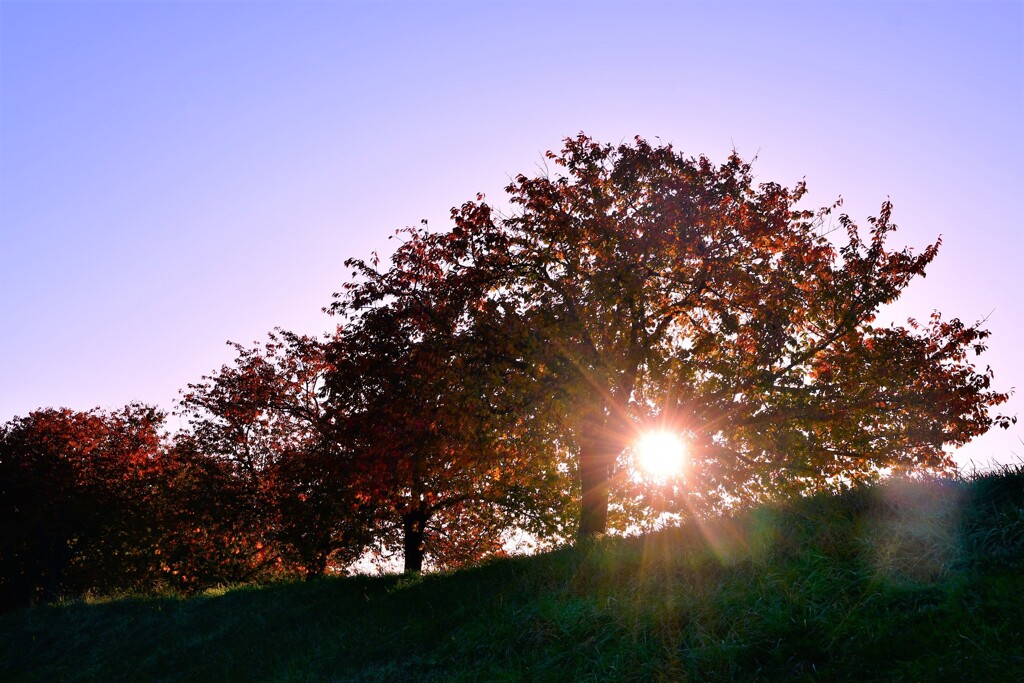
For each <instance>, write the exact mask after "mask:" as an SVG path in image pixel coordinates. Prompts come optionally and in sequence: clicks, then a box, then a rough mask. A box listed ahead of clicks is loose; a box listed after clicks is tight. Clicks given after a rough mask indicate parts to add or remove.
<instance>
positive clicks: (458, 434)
mask: <svg viewBox="0 0 1024 683" xmlns="http://www.w3.org/2000/svg"><path fill="white" fill-rule="evenodd" d="M397 234H398V236H399V237H400V238H402V239H404V241H403V243H402V244H401V246H400V247H399V248H398V249H397V250H396V251H395V253H394V255H393V256H392V259H391V267H390V268H389V269H387V270H385V271H381V270H379V269H378V266H379V261H378V260H377V259H376V257H375V258H374V259H373V260H372V261H371V262H370V263H367V262H364V261H362V260H358V259H352V260H350V261H347V262H346V265H348V266H349V267H352V268H353V269H354V270H355V274H356V275H357V276H358V277H359V278H360V279H359V280H357V281H354V282H351V283H348V284H347V285H346V291H345V294H344V296H340V295H338V300H337V301H336V302H335V304H334V305H333V306H332V307H331V309H330V310H331V311H332V312H333V313H336V314H339V315H343V316H344V317H345V319H346V325H345V326H344V327H343V330H344V332H343V334H341V335H340V336H339V338H338V339H337V340H336V342H335V350H336V351H335V361H334V362H333V363H332V365H333V367H334V373H333V374H332V375H331V376H330V378H329V379H328V386H329V389H330V393H331V402H332V406H333V409H334V414H335V415H336V416H337V418H336V419H337V424H338V425H339V426H341V425H343V429H344V431H345V433H346V438H349V439H350V444H351V448H352V450H353V452H354V453H355V454H356V458H357V462H358V463H359V465H358V471H359V475H358V476H359V481H360V484H359V485H358V489H359V491H360V492H361V495H363V496H365V497H366V498H365V499H366V500H367V501H368V502H369V504H370V505H371V507H373V508H374V509H375V510H376V514H375V517H376V520H377V521H376V538H377V542H378V544H379V546H380V547H381V548H382V549H383V550H385V551H400V552H401V553H402V555H403V558H404V563H405V569H406V571H420V570H421V569H422V567H423V565H424V561H425V560H426V559H428V558H429V560H430V562H431V563H432V564H434V565H435V566H438V567H445V566H457V565H459V564H465V563H467V562H473V561H477V560H479V559H481V558H482V557H485V556H487V555H493V554H496V553H500V552H502V549H503V545H504V542H505V537H506V533H507V532H508V531H509V530H510V529H512V528H515V527H524V526H529V527H531V528H533V529H535V530H538V531H540V530H543V531H545V532H551V531H552V530H553V529H554V528H555V527H557V522H556V520H557V519H558V517H557V513H558V510H559V509H560V507H561V506H562V505H564V503H565V500H564V494H565V486H564V484H565V481H564V477H563V476H562V474H561V473H560V472H559V471H557V470H547V469H545V468H544V467H542V466H541V465H542V462H543V461H542V459H540V458H534V457H533V455H534V453H535V452H538V451H540V450H543V449H549V448H552V447H553V442H552V441H550V438H549V437H550V432H545V431H544V429H545V428H546V426H547V425H546V423H544V422H542V421H539V420H536V419H532V418H531V417H530V416H528V415H527V414H526V413H524V412H523V411H522V410H520V408H521V400H522V396H521V395H517V394H516V392H513V391H509V389H510V387H512V386H514V385H517V384H519V383H520V382H521V381H522V378H521V377H519V376H518V374H517V373H516V372H515V371H510V370H509V369H507V368H505V367H503V366H497V365H494V364H492V363H491V362H490V359H491V357H492V355H493V354H494V353H495V345H496V344H507V343H508V340H507V338H504V339H503V338H502V336H501V334H502V332H508V330H501V328H500V327H499V326H495V325H494V322H495V319H494V318H492V317H484V316H481V315H479V314H480V313H481V311H482V310H483V309H484V308H485V307H486V306H487V298H486V294H487V289H488V283H487V282H486V281H483V280H480V279H477V278H476V276H477V275H479V273H478V272H477V273H474V272H473V271H464V272H463V271H460V269H459V267H458V264H454V265H452V266H451V267H448V268H444V269H442V268H439V265H438V264H440V263H447V264H451V259H452V255H453V254H454V253H456V252H457V251H459V250H462V249H465V248H467V244H466V242H467V240H469V239H471V238H470V236H467V235H464V234H459V233H452V234H446V235H433V234H431V233H429V232H428V231H427V230H426V229H423V230H406V231H399V233H397ZM485 320H486V321H487V323H488V324H486V325H485V324H483V321H485ZM499 322H500V321H499ZM513 400H515V401H520V403H519V404H513V403H512V402H510V401H513ZM534 409H535V410H536V407H534Z"/></svg>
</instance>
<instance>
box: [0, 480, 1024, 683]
mask: <svg viewBox="0 0 1024 683" xmlns="http://www.w3.org/2000/svg"><path fill="white" fill-rule="evenodd" d="M0 679H2V680H13V681H53V680H103V681H113V680H162V681H183V680H217V681H220V680H273V681H318V680H338V681H349V680H353V681H375V680H381V681H384V680H388V681H390V680H487V681H495V680H593V681H609V680H638V681H641V680H674V681H682V680H712V681H730V680H738V681H747V680H765V681H778V680H787V681H788V680H820V681H843V680H850V681H854V680H857V681H863V680H893V681H901V680H907V681H952V680H965V681H966V680H971V681H1004V680H1005V681H1019V680H1024V470H1021V469H1016V470H1008V471H1005V472H1002V473H999V474H992V475H986V476H983V477H979V478H976V479H974V480H972V481H969V482H944V483H940V482H917V483H912V482H893V483H889V484H887V485H885V486H876V487H872V488H865V489H858V490H854V491H851V492H848V493H846V494H843V495H841V496H836V497H820V498H814V499H808V500H803V501H800V502H798V503H796V504H790V505H787V506H780V507H776V508H764V509H760V510H757V511H753V512H751V513H748V514H745V515H743V516H741V517H738V518H734V519H723V520H719V521H717V522H715V523H713V524H708V525H704V526H702V527H701V526H697V525H691V526H689V527H686V528H683V529H675V530H667V531H663V532H659V533H656V534H652V535H649V536H645V537H641V538H633V539H607V540H604V541H602V542H599V543H595V544H593V545H591V546H588V547H585V548H576V549H572V548H566V549H563V550H559V551H557V552H552V553H548V554H544V555H539V556H535V557H528V558H514V559H508V560H502V561H496V562H492V563H489V564H487V565H485V566H483V567H478V568H473V569H467V570H463V571H460V572H456V573H453V574H448V575H427V576H423V577H399V576H388V577H374V578H371V577H354V578H337V579H324V580H320V581H314V582H308V583H297V584H275V585H269V586H262V587H242V588H235V589H231V590H226V591H221V592H217V593H210V594H206V595H203V596H199V597H194V598H190V599H176V598H133V599H121V600H115V601H100V602H95V603H91V604H89V603H73V604H66V605H60V606H53V607H39V608H34V609H26V610H21V611H18V612H14V613H11V614H7V615H4V616H2V617H0Z"/></svg>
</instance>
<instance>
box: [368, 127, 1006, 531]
mask: <svg viewBox="0 0 1024 683" xmlns="http://www.w3.org/2000/svg"><path fill="white" fill-rule="evenodd" d="M548 157H549V159H550V160H551V161H552V162H553V163H554V164H555V166H556V167H557V168H558V169H560V171H559V173H558V174H556V175H553V176H552V175H548V174H543V175H540V176H536V177H527V176H523V175H520V176H518V177H516V179H515V180H514V181H513V182H512V183H511V184H510V185H509V186H508V188H507V191H508V192H509V195H510V202H511V204H512V207H513V211H512V212H511V213H510V214H509V215H507V216H498V215H496V214H495V213H494V212H493V211H492V210H491V209H490V207H489V206H488V205H487V204H486V203H485V202H484V201H483V200H482V198H479V197H478V199H477V201H473V202H468V203H466V204H465V205H463V206H462V207H460V208H458V209H455V210H453V219H454V227H453V228H452V230H451V231H450V232H449V233H445V234H444V235H438V236H435V237H433V238H431V239H433V240H435V241H439V242H440V241H446V244H447V245H448V248H447V249H438V250H436V251H434V252H432V253H431V254H430V258H429V259H428V260H429V261H431V263H429V264H421V263H415V264H413V265H412V266H408V265H407V264H403V263H400V262H396V264H395V268H396V269H397V271H398V272H395V273H394V274H393V275H392V279H394V280H395V281H398V282H404V281H414V280H415V279H416V278H418V277H419V273H421V272H433V273H435V274H436V275H437V277H439V278H441V279H444V280H445V281H446V282H447V284H445V285H438V286H437V287H435V289H437V290H439V291H445V292H448V291H457V290H459V289H460V288H462V289H465V290H466V291H467V292H471V293H472V295H471V297H470V299H471V300H473V301H475V302H476V303H475V304H474V306H472V307H469V308H467V309H466V310H465V314H466V315H467V316H468V317H469V318H471V319H472V320H474V325H476V326H484V327H485V326H487V325H488V324H489V323H487V322H486V319H487V318H490V319H492V320H500V321H501V323H500V325H501V326H502V327H503V328H504V329H506V330H516V331H515V332H512V333H510V334H509V337H508V338H509V339H510V340H511V341H512V342H513V343H512V344H511V345H508V344H504V343H503V344H502V345H501V346H500V348H499V350H498V352H497V353H495V354H493V358H492V361H493V362H495V363H498V364H500V365H501V366H502V367H504V368H508V369H518V368H521V367H523V366H528V367H530V368H532V370H530V371H528V372H527V373H526V374H527V375H528V376H530V377H532V378H533V379H534V380H537V381H540V380H542V379H543V381H544V382H546V385H547V386H557V387H558V396H559V398H558V402H559V403H560V405H561V407H562V411H561V415H560V416H559V418H558V421H559V423H560V424H561V425H563V426H564V430H563V444H564V446H565V447H566V448H568V449H569V450H571V452H572V453H574V454H575V457H576V462H577V465H578V473H579V481H580V485H581V516H580V526H579V535H580V537H582V538H587V537H591V536H594V535H596V534H600V533H602V532H603V531H605V529H606V526H607V515H608V504H609V497H608V496H609V482H610V480H611V478H612V475H613V473H614V472H615V468H616V462H617V460H618V458H619V456H620V454H621V453H622V452H623V451H624V449H626V448H627V447H628V445H629V443H630V442H631V441H632V440H633V439H634V438H635V436H636V433H637V430H638V429H639V428H641V426H642V425H643V424H646V423H647V422H648V421H649V420H651V419H652V418H654V417H658V419H660V420H661V421H662V422H663V423H666V424H669V425H671V427H672V428H673V429H675V430H677V431H680V432H683V433H685V434H686V435H687V437H688V439H689V440H690V452H691V456H692V458H693V460H694V476H696V477H699V480H700V483H699V486H700V487H703V488H704V495H705V496H706V497H716V496H717V497H718V499H719V500H721V499H722V498H729V499H732V500H752V499H755V498H757V497H758V496H763V495H767V494H779V493H793V492H798V491H804V490H808V489H813V488H815V487H818V486H821V485H826V484H827V483H828V482H829V481H833V482H834V481H836V480H837V478H838V479H842V480H848V479H856V478H858V477H864V476H871V475H872V474H873V473H877V472H879V471H881V470H883V469H885V468H897V469H907V468H939V469H941V468H944V467H948V466H949V465H950V464H951V461H950V459H949V455H948V453H947V451H946V450H944V449H945V447H946V446H950V445H958V444H962V443H965V442H966V441H968V440H969V439H970V438H972V437H974V436H977V435H978V434H981V433H983V432H984V431H986V430H987V429H988V428H989V427H990V426H991V425H992V424H993V418H990V416H989V414H988V408H990V407H992V406H996V405H999V404H1000V403H1002V402H1004V401H1005V400H1006V395H1005V394H1002V393H999V392H996V391H993V390H992V389H991V387H990V380H991V373H990V372H988V371H982V372H979V371H978V370H976V369H975V368H974V366H972V365H971V364H970V362H969V360H968V358H967V353H968V351H971V350H979V351H980V349H981V348H983V346H982V343H983V340H984V339H985V338H986V337H987V335H988V333H987V332H986V331H984V330H982V329H980V328H979V327H978V326H969V325H964V324H962V323H960V322H959V321H958V320H953V321H949V322H943V321H942V320H941V319H940V318H939V317H938V316H935V317H933V319H932V321H931V322H930V323H928V324H927V325H926V326H924V327H920V328H917V327H915V326H914V325H909V326H906V327H895V328H887V327H879V326H876V325H875V324H874V320H875V316H876V314H877V313H878V310H879V307H880V306H882V305H884V304H887V303H890V302H892V301H893V300H895V299H896V298H897V297H898V296H899V295H900V293H901V292H902V291H903V290H904V288H905V287H906V286H907V284H908V283H909V282H910V281H911V280H912V279H913V277H915V276H918V275H923V273H924V269H925V267H926V266H927V264H928V263H929V262H930V261H931V260H932V259H933V258H934V257H935V254H936V253H937V249H938V244H935V245H931V246H929V247H927V248H926V249H924V250H923V251H922V252H921V253H920V254H914V253H913V252H912V251H911V250H909V249H903V250H900V251H890V250H889V249H887V248H886V241H887V239H888V237H889V236H890V235H891V233H892V232H893V231H894V230H895V225H893V224H892V223H891V220H890V218H891V215H890V214H891V207H890V205H889V204H888V203H886V204H884V205H883V206H882V211H881V213H880V215H879V216H878V217H877V218H872V219H871V220H870V223H871V226H870V237H869V238H868V239H867V240H866V241H865V240H864V239H863V238H862V237H861V234H860V231H859V229H858V227H857V226H856V225H855V224H854V222H853V221H852V220H850V219H849V218H848V217H846V216H845V215H844V216H840V217H839V218H838V224H839V227H841V228H843V229H845V232H846V238H847V239H846V243H845V244H842V245H841V246H839V247H838V248H837V247H836V246H834V245H833V244H832V243H831V242H830V241H829V239H828V238H827V237H825V236H824V235H823V234H822V225H823V223H824V220H825V217H826V216H828V215H829V214H830V212H831V211H832V209H833V208H835V207H830V208H826V209H824V210H822V211H819V212H811V211H807V210H803V209H799V208H797V204H798V202H799V200H800V199H801V198H802V197H803V195H804V193H805V187H804V185H803V184H802V183H801V184H798V185H797V186H796V187H794V188H792V189H787V188H785V187H782V186H780V185H778V184H775V183H770V182H769V183H761V184H757V183H756V182H755V180H754V177H753V175H752V172H751V167H750V165H749V164H747V163H746V162H744V161H742V160H741V159H740V158H739V157H738V156H736V155H733V156H731V157H730V158H729V159H728V161H726V163H724V164H722V165H720V166H716V165H714V164H712V163H711V162H710V161H709V160H708V159H706V158H704V157H699V158H690V157H686V156H683V155H682V154H679V153H677V152H676V151H675V150H674V149H673V148H672V147H671V146H670V145H665V146H652V145H650V144H649V143H647V142H646V141H644V140H642V139H639V138H638V139H637V140H636V141H635V143H634V144H623V145H619V146H611V145H603V144H599V143H597V142H595V141H593V140H591V139H590V138H588V137H586V136H584V135H582V134H581V135H580V136H578V137H576V138H571V139H567V140H566V144H565V148H564V149H563V150H562V152H561V153H560V154H555V153H549V154H548ZM427 241H429V240H427ZM382 301H383V302H385V305H390V304H387V303H386V302H387V299H382ZM523 330H527V331H528V332H527V333H525V334H524V333H522V331H523ZM499 359H500V360H499ZM494 372H499V371H497V370H494ZM532 395H533V396H534V397H537V396H540V395H541V394H540V393H539V392H536V391H533V394H532ZM1008 421H1009V419H1008V418H1005V417H1002V416H999V417H997V418H995V422H997V423H1000V424H1004V425H1005V424H1007V423H1008ZM538 457H540V455H538Z"/></svg>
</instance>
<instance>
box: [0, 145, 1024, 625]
mask: <svg viewBox="0 0 1024 683" xmlns="http://www.w3.org/2000/svg"><path fill="white" fill-rule="evenodd" d="M548 158H549V160H550V161H551V162H552V164H553V165H554V167H555V172H554V173H552V174H549V173H543V174H540V175H537V176H534V177H528V176H525V175H520V176H517V177H516V178H514V179H513V181H512V182H511V183H510V185H509V186H508V188H507V192H508V200H509V205H510V207H511V208H510V209H509V210H508V211H507V212H506V213H501V212H498V211H497V210H495V209H494V208H492V207H491V206H490V205H489V204H488V203H487V202H486V201H485V200H484V198H483V197H482V196H478V197H477V198H476V199H475V200H473V201H469V202H467V203H465V204H463V205H461V206H459V207H457V208H455V209H453V210H452V226H451V227H450V228H449V229H447V230H444V231H432V230H430V229H428V227H427V226H422V227H418V228H410V229H405V230H399V231H398V232H396V234H395V236H394V237H395V239H397V242H398V244H397V247H396V248H395V250H394V252H393V254H392V255H391V257H390V259H389V260H387V261H385V262H383V263H382V261H381V259H380V258H379V257H377V256H376V255H374V257H373V258H371V259H370V260H369V261H364V260H361V259H351V260H349V261H348V262H346V265H347V267H348V268H349V269H350V270H351V277H350V279H349V280H347V281H346V282H345V283H344V284H343V287H342V288H341V290H340V291H339V292H338V293H337V294H336V295H335V298H334V301H333V303H332V304H331V305H330V306H329V307H328V309H327V310H328V311H329V312H330V313H331V314H333V316H334V318H333V320H334V321H335V322H336V327H335V329H334V330H333V331H332V332H330V333H329V334H327V335H325V336H323V337H308V336H302V335H297V334H292V333H288V332H283V331H276V332H274V333H272V334H271V335H270V337H269V338H268V340H267V341H266V342H264V343H263V344H261V345H257V346H254V347H251V348H247V347H244V346H238V345H236V346H235V349H236V352H237V356H236V358H235V360H234V361H233V363H231V364H228V365H225V366H224V367H222V368H221V369H220V370H219V371H217V372H215V373H213V374H211V375H210V376H207V377H204V378H201V379H200V380H199V381H198V382H196V383H194V384H191V385H189V387H188V388H187V389H186V390H185V392H184V394H183V396H182V398H181V400H180V402H179V404H178V407H177V411H178V413H179V414H180V415H181V416H182V417H183V419H184V420H185V422H186V423H187V427H186V428H185V429H183V430H182V431H181V432H180V433H177V434H168V433H166V432H165V431H164V426H163V425H164V416H163V414H162V413H161V412H159V411H158V410H156V409H154V408H151V407H146V406H141V405H130V406H127V407H126V408H124V409H122V410H120V411H111V412H104V411H99V410H92V411H88V412H74V411H70V410H52V409H46V410H39V411H36V412H33V413H30V414H29V415H28V416H27V417H24V418H15V419H13V420H11V421H10V422H8V423H7V424H6V425H4V426H3V428H2V431H0V515H2V516H0V519H2V524H0V527H2V531H0V534H2V537H0V569H2V576H0V581H2V583H0V590H2V592H3V599H4V601H5V604H7V605H8V606H11V605H18V604H28V603H32V602H38V601H41V600H50V599H55V598H58V597H61V596H66V595H82V594H84V593H88V592H97V593H111V592H118V591H133V590H164V589H172V590H194V589H198V588H203V587H206V586H210V585H216V584H223V583H231V582H241V581H252V580H263V579H269V578H273V577H275V576H281V575H303V576H315V575H318V574H321V573H324V572H326V571H341V570H345V569H346V568H350V567H352V566H354V565H356V564H357V563H360V562H366V561H372V560H374V559H376V560H387V559H389V558H392V557H402V558H403V561H404V566H405V568H406V570H409V571H419V570H421V569H422V568H424V567H425V566H433V567H436V568H444V567H452V566H459V565H462V564H466V563H470V562H476V561H479V560H481V559H483V558H486V557H488V556H492V555H495V554H501V553H503V552H505V549H506V548H507V547H508V541H509V538H510V537H511V535H513V534H516V533H520V532H523V531H525V532H529V534H531V535H532V538H534V539H536V540H537V542H538V543H540V544H542V545H543V544H544V543H556V542H562V541H564V540H567V539H569V538H572V537H573V536H574V535H575V536H577V537H578V538H582V539H585V538H589V537H593V536H595V535H598V534H602V533H605V532H607V531H613V530H618V531H622V530H624V529H625V528H627V527H629V528H637V527H640V528H643V527H644V526H649V525H651V524H653V523H655V521H658V520H661V521H663V520H665V519H681V518H687V517H692V516H702V515H706V514H708V513H710V512H713V511H717V510H721V509H723V508H725V507H729V506H737V505H745V504H750V503H753V502H756V501H761V500H764V499H768V498H778V497H783V496H796V495H803V494H807V493H811V492H815V491H818V490H822V489H828V488H842V487H844V486H848V485H849V484H850V483H851V482H855V481H858V480H862V479H871V478H877V477H879V476H882V475H884V474H886V473H888V472H891V471H923V470H927V471H931V472H942V471H946V470H948V469H949V468H950V467H951V466H952V461H951V459H950V456H949V449H950V447H954V446H958V445H961V444H964V443H966V442H967V441H969V440H970V439H971V438H973V437H975V436H977V435H979V434H982V433H983V432H985V431H986V430H987V429H989V428H990V427H991V426H992V425H993V424H997V425H999V426H1004V427H1005V426H1007V425H1008V424H1009V423H1010V422H1011V421H1012V418H1010V417H1008V416H1003V415H993V414H991V413H990V409H991V408H993V407H995V406H998V405H1000V404H1002V403H1003V402H1005V400H1006V398H1007V396H1006V394H1004V393H1001V392H998V391H996V390H994V389H993V388H992V386H991V380H992V373H991V371H990V370H988V369H987V368H986V369H985V370H978V369H977V368H976V367H975V366H974V364H973V358H974V356H976V355H977V354H980V353H981V352H982V351H984V344H985V340H986V338H987V336H988V332H987V331H985V330H983V329H981V328H980V327H979V326H978V325H968V324H965V323H962V322H961V321H959V320H957V319H952V320H946V319H944V318H943V317H942V316H941V315H940V314H938V313H933V314H932V315H931V316H930V317H929V318H928V319H927V321H926V322H917V321H913V320H911V321H908V322H907V323H906V324H905V325H903V326H882V325H879V324H878V323H877V316H878V314H879V312H880V310H881V308H882V307H883V306H885V305H886V304H888V303H891V302H892V301H894V300H895V299H897V298H898V297H899V296H900V294H901V293H902V292H903V291H904V289H905V288H906V287H907V286H908V285H909V283H910V282H911V281H912V280H913V279H914V278H915V277H919V276H923V275H924V272H925V269H926V267H927V266H928V264H929V263H930V262H931V261H932V260H933V259H934V258H935V256H936V254H937V252H938V247H939V244H938V242H936V243H935V244H933V245H930V246H927V247H925V248H924V249H923V250H921V251H920V252H919V253H917V252H914V251H913V250H911V249H901V248H893V247H891V246H890V245H889V242H890V239H891V237H892V235H893V233H894V232H895V230H896V226H895V224H894V223H893V222H892V206H891V205H890V204H889V203H888V202H886V203H885V204H883V205H882V207H881V210H880V212H879V214H878V216H877V217H874V218H871V219H870V220H869V225H868V227H867V230H866V231H863V230H861V228H859V227H858V226H857V225H856V224H855V223H854V222H853V220H852V219H850V218H849V217H848V216H846V215H839V214H838V208H839V205H838V204H837V205H834V206H831V207H825V208H824V209H821V210H818V211H811V210H808V209H805V208H802V207H801V206H800V203H801V200H802V198H803V197H804V194H805V187H804V186H803V184H797V185H796V186H795V187H792V188H786V187H783V186H781V185H778V184H776V183H757V182H755V179H754V176H753V173H752V170H751V166H750V164H748V163H747V162H744V161H743V160H741V159H740V158H739V157H738V156H736V155H733V156H731V157H730V158H729V159H727V160H726V161H725V163H723V164H720V165H716V164H713V163H712V162H711V161H709V160H708V159H706V158H704V157H696V158H694V157H686V156H684V155H682V154H680V153H678V152H677V151H675V150H674V149H673V148H672V147H671V146H669V145H664V146H652V145H651V144H649V143H648V142H646V141H644V140H642V139H639V138H638V139H637V140H635V141H634V142H633V143H632V144H622V145H618V146H612V145H603V144H600V143H597V142H595V141H593V140H591V139H590V138H588V137H586V136H584V135H582V134H581V135H580V136H577V137H575V138H570V139H567V140H566V141H565V147H564V149H563V150H562V151H561V152H560V153H548ZM836 234H838V235H839V238H838V239H837V238H836V237H835V235H836ZM653 427H659V428H661V429H667V430H669V431H672V432H674V433H677V434H680V435H682V436H683V438H684V440H685V441H686V443H687V452H688V464H687V468H686V471H685V472H684V473H683V474H682V475H681V476H678V477H673V478H670V479H669V480H659V481H652V480H649V479H645V478H643V477H640V476H636V472H635V470H634V469H633V468H632V467H631V465H630V463H631V458H632V455H633V453H632V450H633V445H634V444H635V442H636V440H637V438H638V437H639V436H640V435H642V434H643V433H644V432H645V431H647V430H649V429H651V428H653ZM659 523H660V522H659Z"/></svg>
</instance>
